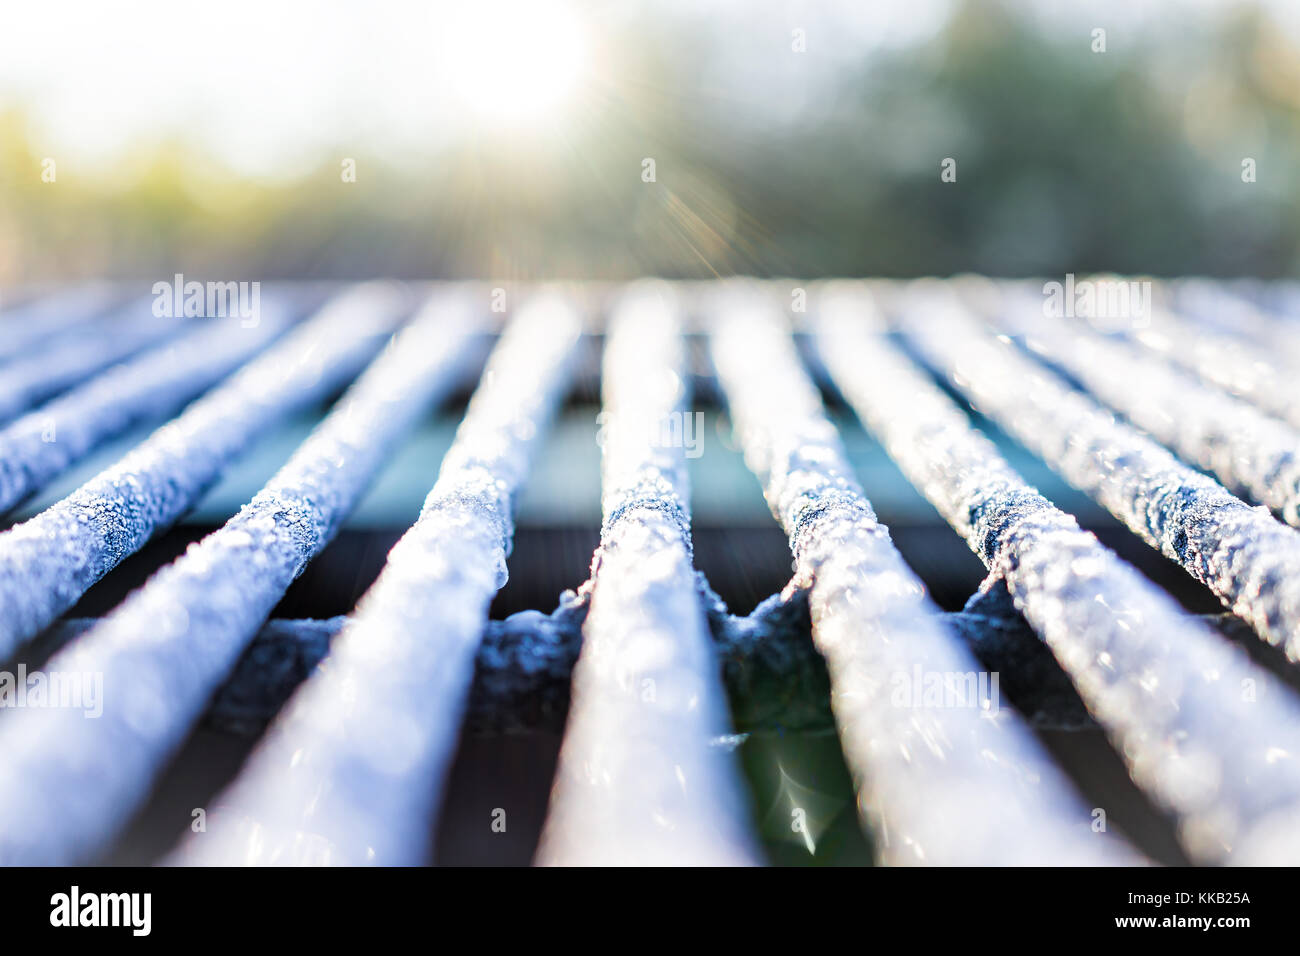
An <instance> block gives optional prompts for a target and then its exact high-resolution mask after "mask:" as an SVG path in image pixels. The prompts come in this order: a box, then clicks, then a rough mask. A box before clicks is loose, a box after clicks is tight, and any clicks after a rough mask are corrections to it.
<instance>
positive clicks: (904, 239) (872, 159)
mask: <svg viewBox="0 0 1300 956" xmlns="http://www.w3.org/2000/svg"><path fill="white" fill-rule="evenodd" d="M719 42H725V37H724V38H719V37H717V36H712V35H696V34H694V33H691V32H690V31H687V32H686V34H685V35H683V34H682V31H680V30H676V29H675V27H674V25H673V24H672V23H669V22H663V23H656V24H650V23H641V24H636V26H635V28H632V27H628V28H627V32H626V34H625V35H623V36H622V37H619V38H616V53H617V55H616V56H613V57H610V63H607V64H606V69H604V70H602V71H601V73H600V74H599V75H600V76H601V81H600V83H598V84H591V86H590V88H588V89H587V90H585V92H584V100H583V103H582V108H581V109H580V110H579V111H577V117H576V120H575V121H574V122H573V123H571V124H569V125H567V126H566V127H565V128H564V129H557V130H554V131H552V132H551V134H550V135H547V136H543V137H538V138H532V139H529V140H527V141H524V142H521V141H516V140H513V139H512V137H511V135H510V131H509V130H505V131H496V132H495V133H494V134H491V135H489V134H485V133H483V134H477V135H474V136H470V137H466V138H465V139H464V140H462V141H460V142H458V143H457V145H456V146H454V147H452V148H448V149H446V150H443V151H441V152H439V153H437V154H435V155H430V156H428V157H420V158H418V160H414V161H413V159H412V157H411V156H400V157H394V156H387V155H383V154H375V155H358V154H357V153H356V151H355V148H345V147H343V146H342V145H341V146H340V152H339V154H338V155H355V156H356V158H357V163H358V169H359V170H360V175H359V176H358V181H357V182H356V183H351V184H343V183H341V181H340V175H339V159H338V156H330V157H328V158H322V161H321V164H320V166H319V168H318V169H317V170H316V171H315V172H313V173H311V174H310V175H306V176H303V177H300V178H298V179H295V180H293V181H286V182H269V181H262V180H248V179H242V178H240V177H237V176H235V175H234V174H232V173H230V172H229V171H227V170H223V169H220V168H216V167H214V166H213V164H212V163H211V162H210V161H209V160H207V159H206V158H205V157H203V156H200V155H196V154H195V153H194V152H193V149H192V147H187V146H183V145H181V144H180V143H179V142H170V143H163V144H158V143H154V144H149V145H145V146H142V147H141V149H140V151H139V153H138V154H137V155H134V156H132V157H130V160H129V161H126V162H123V163H122V165H121V167H120V168H115V169H113V170H95V171H93V172H92V171H83V170H77V169H75V168H69V167H68V166H66V165H65V166H61V167H60V170H59V181H58V185H57V187H52V186H51V185H49V184H44V183H42V182H41V181H40V176H39V172H40V161H41V160H40V156H39V155H38V154H37V153H36V152H35V151H34V148H33V147H32V145H31V137H30V135H29V133H28V127H27V126H26V124H25V122H24V118H23V117H22V116H21V115H19V114H17V113H12V112H11V113H9V114H6V115H0V280H7V281H13V280H21V279H31V278H41V277H46V276H72V275H89V274H102V275H129V276H140V275H168V274H170V273H171V272H173V271H186V272H190V273H201V272H202V273H209V274H214V275H222V276H240V277H243V276H249V277H259V276H265V277H275V276H334V277H353V276H368V275H376V274H389V275H399V276H413V277H414V276H455V275H480V276H492V277H501V278H533V277H547V276H594V277H611V278H618V277H624V276H628V275H634V274H641V273H658V274H663V275H668V276H679V277H698V276H702V277H708V276H711V275H714V274H726V273H731V272H745V273H753V274H758V275H800V276H816V275H868V274H870V275H890V276H910V275H918V274H949V273H953V272H958V271H965V270H971V271H980V272H985V273H989V274H995V275H1027V274H1060V273H1064V272H1086V271H1092V270H1114V271H1118V272H1125V273H1152V274H1158V275H1167V274H1180V273H1183V274H1186V273H1203V274H1211V275H1237V274H1242V275H1261V276H1276V275H1284V274H1291V275H1295V274H1297V269H1298V267H1300V50H1297V49H1296V48H1295V46H1294V45H1292V41H1291V40H1289V39H1288V38H1287V37H1286V36H1285V35H1284V34H1283V33H1282V32H1281V31H1279V30H1277V29H1276V28H1275V27H1274V25H1273V24H1272V23H1271V22H1270V20H1269V18H1268V15H1267V14H1266V13H1264V12H1261V11H1259V10H1257V9H1254V8H1251V7H1245V8H1236V9H1235V11H1234V12H1233V13H1231V14H1230V15H1225V16H1221V17H1218V18H1217V19H1211V20H1206V21H1204V22H1197V23H1187V22H1181V21H1180V22H1174V21H1170V22H1169V23H1167V24H1166V25H1165V26H1163V27H1160V28H1150V29H1144V30H1143V31H1142V32H1141V35H1139V36H1133V35H1126V36H1117V35H1111V36H1110V37H1108V49H1107V51H1106V52H1105V53H1104V54H1099V53H1095V52H1093V50H1092V49H1091V41H1090V38H1089V37H1088V36H1087V35H1071V36H1062V35H1056V34H1049V32H1048V31H1046V30H1045V28H1044V27H1042V26H1041V24H1039V23H1038V22H1037V21H1034V22H1031V21H1028V20H1026V19H1024V18H1023V17H1021V16H1019V15H1017V14H1015V13H1013V12H1012V11H1011V10H1010V9H1009V8H1008V7H1006V6H1004V5H1003V4H1001V3H998V2H991V0H971V2H967V3H964V4H963V5H961V6H959V7H958V8H957V10H956V12H955V13H954V15H953V16H952V18H951V19H950V21H949V22H948V23H947V25H946V26H945V27H944V28H943V29H942V31H940V33H939V34H938V35H936V36H934V37H932V38H931V39H928V40H926V41H925V42H923V43H920V44H917V45H913V46H910V47H908V48H903V49H899V48H895V49H891V50H888V51H886V52H883V53H877V54H876V55H873V56H872V57H871V58H870V59H869V60H864V62H863V63H862V64H860V65H858V66H850V67H846V68H845V69H844V70H842V71H841V73H840V75H839V76H838V79H837V82H836V84H835V86H834V87H833V88H831V89H829V90H817V91H815V92H814V93H812V94H809V95H808V97H807V98H806V100H805V101H803V102H802V103H801V105H800V106H799V108H798V109H796V110H793V111H786V112H784V113H782V114H781V115H780V116H779V117H777V116H776V115H775V113H773V114H771V115H769V114H768V113H766V112H765V111H764V109H763V108H762V104H759V105H758V107H757V108H755V105H754V104H753V103H750V104H738V103H737V102H735V101H734V100H733V99H732V98H731V97H730V96H729V95H728V94H726V93H725V92H720V91H718V90H716V89H713V88H711V87H710V85H709V83H708V81H707V79H706V78H705V77H704V75H703V74H702V73H701V70H700V68H699V66H700V64H701V63H706V62H708V61H709V58H710V57H711V56H713V55H714V54H715V53H716V47H715V45H716V44H717V43H719ZM611 65H613V66H616V69H615V68H610V67H611ZM742 105H744V106H745V107H746V108H744V109H741V108H740V107H741V106H742ZM645 157H654V158H655V160H656V182H654V183H645V182H643V181H642V178H641V170H642V160H643V158H645ZM948 157H951V158H953V159H955V160H956V162H957V179H956V182H951V183H945V182H942V181H941V179H940V164H941V162H942V161H943V159H945V158H948ZM1246 157H1250V158H1252V159H1254V160H1255V161H1256V163H1257V170H1258V172H1257V182H1253V183H1245V182H1243V181H1242V175H1241V172H1242V169H1241V163H1242V160H1243V159H1244V158H1246Z"/></svg>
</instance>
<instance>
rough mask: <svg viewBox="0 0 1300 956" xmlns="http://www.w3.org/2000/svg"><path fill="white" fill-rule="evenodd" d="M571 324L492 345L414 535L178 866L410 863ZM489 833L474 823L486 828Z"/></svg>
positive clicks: (538, 304) (545, 308) (429, 816)
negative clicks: (492, 347)
mask: <svg viewBox="0 0 1300 956" xmlns="http://www.w3.org/2000/svg"><path fill="white" fill-rule="evenodd" d="M579 329H580V323H579V319H578V314H577V313H576V311H575V310H574V309H573V308H572V307H571V306H570V305H569V304H568V303H567V302H565V301H564V300H561V299H558V298H553V297H549V296H546V297H543V298H540V299H538V300H534V301H532V302H531V303H529V304H526V305H525V306H524V308H523V309H522V311H521V312H520V313H519V314H518V315H517V316H516V317H515V318H514V320H513V321H512V322H511V324H510V326H509V327H508V329H507V331H506V332H505V333H504V335H503V336H502V338H501V340H500V341H499V342H498V344H497V347H496V349H495V351H494V353H493V355H492V357H491V359H490V360H489V364H488V367H487V370H486V371H485V373H484V375H483V379H482V384H481V385H480V386H479V388H478V390H477V391H476V392H475V394H474V397H473V399H472V400H471V402H470V406H469V409H468V411H467V413H466V416H465V420H464V421H463V422H462V423H461V426H460V429H459V431H458V432H457V434H456V440H455V442H454V443H453V445H452V447H451V449H450V450H449V451H448V452H447V456H446V458H445V459H444V461H443V463H442V468H441V470H440V472H439V475H438V480H437V483H436V484H435V485H434V487H433V490H432V491H431V492H430V494H429V497H428V498H427V499H426V501H425V503H424V508H423V510H422V511H421V513H420V518H419V520H418V521H417V522H416V524H415V525H414V526H413V527H412V528H411V529H410V530H409V531H408V532H407V533H406V534H405V535H404V536H403V537H402V539H401V540H400V541H399V542H398V543H397V545H396V546H394V548H393V550H392V551H391V552H390V553H389V556H388V562H387V563H386V564H385V566H384V569H383V571H382V572H381V573H380V576H379V578H378V580H377V581H376V582H375V584H374V585H373V586H372V587H371V589H370V590H369V591H368V592H366V595H365V596H364V597H363V598H362V599H361V601H360V602H359V604H358V605H357V610H356V612H355V616H354V618H353V619H352V620H351V621H350V622H349V623H348V624H347V625H346V626H345V628H344V631H343V632H342V633H341V634H340V635H339V637H338V638H337V639H336V641H335V642H334V646H333V648H332V650H331V653H330V658H329V663H328V666H327V667H326V669H325V670H324V671H323V672H322V673H320V674H318V675H316V676H315V677H314V678H313V679H312V680H310V681H308V682H307V684H306V685H304V686H303V687H302V689H301V690H300V691H299V693H298V694H297V695H296V696H295V697H294V699H293V700H292V701H291V702H290V704H289V706H288V709H287V710H286V712H285V714H284V716H283V718H282V719H281V720H280V721H279V722H278V723H277V725H275V726H274V727H272V729H271V731H270V733H269V735H268V736H267V738H266V740H265V741H264V742H263V744H262V746H261V747H260V748H259V750H258V751H257V752H256V753H255V754H254V755H253V757H252V758H250V760H249V762H248V763H247V765H246V766H245V769H244V772H243V773H242V775H241V776H240V778H239V779H238V780H237V781H236V782H235V784H234V785H233V786H232V787H231V789H230V790H229V791H227V792H226V794H225V795H223V796H222V797H221V798H220V799H219V801H218V811H217V813H216V814H215V815H213V816H210V817H209V820H208V831H207V833H204V834H196V835H194V836H193V837H192V838H191V839H189V840H188V841H187V843H186V844H185V845H184V846H183V847H182V849H181V850H180V851H179V852H178V854H177V860H178V861H180V862H185V863H191V862H196V863H210V864H268V865H290V864H299V865H324V864H338V865H349V864H380V865H401V864H417V863H422V862H424V861H425V859H426V856H427V854H428V851H429V848H430V846H431V843H432V840H431V837H430V831H431V829H432V825H433V820H434V816H435V811H436V808H437V805H438V802H439V800H440V798H441V794H442V790H443V787H444V785H445V780H446V774H447V769H448V765H449V763H450V761H451V757H452V755H453V753H454V752H455V747H456V742H457V739H458V735H459V732H460V726H461V716H462V714H463V711H464V707H465V702H466V699H467V698H468V695H469V691H470V686H471V684H472V682H473V675H474V658H475V654H476V650H477V648H478V646H479V640H480V637H481V635H482V633H483V627H484V624H485V622H486V620H487V609H488V604H489V603H490V602H491V600H492V596H493V595H494V594H495V593H496V591H497V590H498V589H499V588H501V586H502V585H504V584H505V581H506V556H507V554H508V553H509V549H510V541H511V538H512V537H513V533H514V527H513V521H512V517H511V513H512V502H513V499H514V497H515V494H516V492H517V491H518V490H519V488H520V486H521V484H522V482H523V480H524V478H525V476H526V475H527V472H528V466H529V462H530V459H531V457H532V454H533V453H534V451H535V449H536V447H537V446H538V444H539V443H540V439H541V436H542V435H543V434H544V433H545V431H546V428H547V426H548V425H549V422H550V419H551V417H552V415H553V414H554V411H555V408H556V406H557V405H558V403H559V401H560V398H561V396H562V394H563V391H564V387H565V384H566V382H567V378H568V370H569V364H570V358H571V355H572V353H573V347H574V344H575V342H576V340H577V336H578V332H579ZM490 825H491V821H490V820H484V827H485V829H486V828H487V827H489V826H490Z"/></svg>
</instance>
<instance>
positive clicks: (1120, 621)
mask: <svg viewBox="0 0 1300 956" xmlns="http://www.w3.org/2000/svg"><path fill="white" fill-rule="evenodd" d="M875 315H876V313H875V310H874V306H873V305H872V303H871V300H870V299H869V298H867V297H865V296H863V295H862V294H860V293H857V294H855V293H854V292H852V291H839V292H836V293H831V294H829V295H827V296H824V297H823V299H822V302H821V309H820V334H819V335H818V346H819V351H820V354H821V357H822V359H823V361H824V362H825V363H826V365H827V367H828V368H829V369H830V371H831V373H832V376H833V378H834V380H835V382H836V384H837V385H838V387H839V388H840V390H841V391H842V392H843V394H844V396H845V398H847V399H848V401H849V402H850V404H851V405H852V406H853V408H854V409H855V411H857V413H858V414H859V415H860V416H861V417H862V419H863V421H864V423H865V424H866V425H867V426H868V427H869V428H870V429H871V430H872V431H873V432H874V433H875V434H876V435H877V436H878V437H879V438H880V439H881V440H882V442H883V444H884V445H885V447H886V449H887V450H888V452H889V454H890V456H891V457H892V458H894V460H895V461H897V462H898V464H899V467H900V468H902V470H903V472H904V474H906V475H907V477H908V478H909V479H910V480H911V481H912V483H913V484H914V485H915V486H916V487H917V488H918V489H920V490H921V491H922V492H923V493H924V494H925V496H926V497H927V498H928V499H929V500H930V501H931V503H933V504H934V506H935V507H936V508H938V510H939V512H940V513H941V514H942V515H943V516H944V518H945V519H946V520H947V521H948V522H949V524H951V525H952V526H953V528H954V529H955V530H956V531H957V532H958V533H959V534H961V535H962V537H964V538H965V539H966V542H967V543H968V544H969V545H970V547H971V550H973V551H974V552H975V553H976V554H977V555H978V556H979V557H980V559H981V560H983V561H984V563H985V565H986V566H987V567H988V568H989V570H990V572H991V574H990V576H989V579H988V581H987V582H986V583H985V588H986V589H987V588H988V587H991V586H993V585H994V584H995V583H996V582H998V581H1002V582H1005V584H1006V585H1007V587H1008V589H1009V590H1010V592H1011V595H1012V597H1013V599H1014V600H1015V604H1016V607H1017V609H1018V610H1020V612H1021V613H1022V614H1023V615H1024V616H1025V618H1026V619H1027V620H1028V621H1029V622H1030V623H1031V624H1032V625H1033V626H1034V628H1035V629H1036V630H1037V631H1038V632H1039V633H1040V634H1041V635H1042V637H1043V640H1044V641H1046V642H1047V644H1048V646H1050V647H1051V649H1052V651H1053V653H1054V654H1055V656H1056V659H1057V660H1058V661H1059V662H1060V663H1061V665H1062V667H1064V668H1065V669H1066V670H1067V671H1068V672H1069V673H1070V675H1071V677H1072V679H1073V681H1074V684H1075V686H1076V687H1077V688H1078V690H1079V692H1080V694H1081V695H1082V696H1083V698H1084V701H1085V703H1087V704H1088V706H1089V709H1090V710H1091V712H1092V713H1093V714H1094V716H1095V717H1096V718H1097V719H1098V720H1099V721H1100V722H1101V723H1102V724H1103V725H1104V727H1105V728H1106V730H1107V732H1108V735H1109V736H1110V738H1111V740H1112V742H1113V743H1114V744H1115V748H1116V750H1117V751H1118V752H1119V753H1120V755H1121V756H1122V757H1123V759H1124V762H1125V764H1126V765H1127V767H1128V768H1129V771H1130V773H1131V774H1132V775H1133V777H1134V780H1135V781H1136V782H1137V783H1138V784H1139V786H1141V787H1142V788H1143V789H1145V790H1146V791H1147V792H1148V793H1150V794H1151V795H1152V796H1153V797H1154V798H1155V799H1156V801H1157V802H1158V803H1159V804H1161V805H1162V806H1164V807H1165V808H1167V809H1168V810H1170V811H1171V812H1172V813H1173V814H1174V816H1175V818H1176V819H1177V820H1178V824H1179V827H1178V832H1179V836H1180V839H1181V840H1182V843H1183V845H1184V848H1185V849H1186V850H1187V852H1188V854H1189V855H1190V856H1191V857H1192V858H1193V859H1195V860H1199V861H1200V862H1204V863H1223V862H1232V863H1237V864H1254V865H1260V864H1270V863H1278V862H1281V861H1280V860H1279V859H1278V858H1277V856H1276V848H1277V846H1278V845H1279V842H1278V841H1279V840H1281V841H1283V842H1285V841H1287V840H1288V838H1289V839H1290V840H1295V839H1297V838H1300V832H1297V833H1287V832H1286V830H1285V827H1286V826H1290V825H1293V824H1291V823H1283V824H1280V823H1279V817H1281V818H1286V817H1287V816H1288V813H1287V811H1300V702H1297V700H1296V699H1295V698H1294V697H1293V696H1292V694H1291V692H1290V690H1289V689H1288V688H1287V687H1285V686H1284V685H1283V684H1282V683H1281V682H1280V681H1278V680H1277V679H1275V678H1273V677H1272V676H1271V675H1269V674H1268V673H1266V672H1265V671H1263V670H1261V669H1260V668H1258V667H1255V666H1253V665H1252V664H1251V663H1250V662H1249V659H1248V658H1247V657H1246V655H1245V654H1244V653H1243V652H1242V651H1241V649H1240V648H1235V647H1233V645H1231V644H1229V643H1228V642H1227V641H1225V640H1223V638H1222V637H1220V636H1219V635H1218V634H1215V633H1214V632H1212V631H1211V630H1210V629H1209V628H1207V627H1205V626H1203V625H1202V624H1200V623H1199V622H1197V621H1196V620H1195V619H1194V618H1191V617H1190V616H1188V615H1187V614H1185V613H1183V612H1182V611H1181V610H1180V609H1179V608H1178V606H1177V605H1176V604H1175V603H1174V601H1173V600H1172V599H1171V598H1169V597H1168V596H1167V595H1165V594H1164V593H1163V592H1161V591H1160V590H1158V589H1157V588H1156V587H1155V585H1153V584H1151V583H1150V582H1148V581H1147V580H1146V579H1145V578H1144V577H1143V576H1142V575H1141V574H1139V573H1138V572H1137V571H1136V570H1135V569H1134V568H1132V567H1131V566H1129V565H1127V564H1125V563H1124V562H1123V561H1121V560H1120V559H1119V558H1118V557H1116V556H1115V555H1114V554H1113V553H1112V552H1110V551H1109V550H1107V549H1106V548H1104V547H1102V545H1101V544H1100V543H1099V542H1098V541H1097V539H1096V538H1095V537H1094V536H1093V535H1091V534H1086V533H1084V532H1083V531H1081V530H1080V528H1079V526H1078V524H1077V522H1076V521H1075V520H1074V518H1072V517H1071V516H1070V515H1067V514H1065V513H1064V512H1062V511H1060V510H1058V509H1057V508H1056V507H1055V506H1054V505H1052V503H1051V502H1050V501H1048V500H1047V499H1045V498H1043V497H1042V496H1041V495H1039V494H1038V493H1037V492H1036V491H1035V490H1034V489H1033V488H1031V487H1030V486H1029V485H1028V484H1027V483H1026V482H1025V481H1024V480H1023V479H1021V478H1020V476H1019V475H1017V474H1016V472H1015V471H1014V470H1013V469H1012V468H1011V466H1010V465H1009V464H1007V462H1006V461H1005V460H1004V459H1003V458H1002V457H1001V455H999V454H998V451H997V448H996V447H995V446H994V445H993V443H992V442H990V441H989V440H988V439H986V438H985V437H984V436H983V435H981V434H980V433H979V432H977V431H976V430H975V429H974V428H972V427H971V425H970V423H969V421H968V419H967V417H966V415H965V413H964V412H962V411H961V410H960V409H959V408H958V407H957V406H956V404H955V403H954V402H953V401H952V400H951V399H949V398H948V397H947V396H946V395H944V394H943V392H941V391H940V390H939V389H938V388H937V387H936V386H935V385H934V384H932V382H931V381H930V380H929V378H928V377H927V376H925V375H923V374H922V373H921V372H920V371H919V370H918V369H917V368H916V366H915V365H913V364H912V363H911V361H909V360H908V359H907V358H906V357H905V356H903V355H902V354H901V353H900V352H899V351H898V350H897V349H896V348H895V347H894V346H893V345H891V344H889V343H888V342H887V341H885V340H884V339H883V338H882V337H881V336H879V335H877V334H872V333H871V332H869V331H868V330H867V328H866V325H867V324H871V325H874V326H877V327H879V325H881V323H879V322H872V321H871V320H872V318H873V316H875ZM1085 354H1086V353H1084V352H1074V353H1072V360H1073V357H1074V356H1084V355H1085ZM1091 357H1093V358H1100V356H1091ZM1111 371H1113V372H1117V373H1119V374H1124V371H1125V369H1124V367H1123V366H1122V365H1113V366H1111ZM1130 371H1131V370H1130ZM1298 819H1300V818H1298Z"/></svg>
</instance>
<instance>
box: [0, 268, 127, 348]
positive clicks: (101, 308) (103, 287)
mask: <svg viewBox="0 0 1300 956" xmlns="http://www.w3.org/2000/svg"><path fill="white" fill-rule="evenodd" d="M124 295H125V289H124V288H123V287H122V286H121V285H119V284H114V283H111V282H83V283H79V284H77V285H74V286H72V287H70V288H66V289H59V290H57V291H46V292H43V293H41V294H39V295H37V296H36V297H35V298H34V299H31V300H25V301H22V302H19V303H16V304H15V305H13V306H12V307H10V308H7V309H5V310H4V311H3V312H0V362H4V361H7V360H9V359H12V358H13V357H15V356H21V355H22V354H23V353H25V352H27V351H29V350H30V349H32V348H33V346H37V347H39V346H40V345H41V344H46V345H48V344H49V342H50V341H61V340H65V339H67V338H70V337H72V336H75V335H80V334H81V333H82V332H83V331H84V330H83V329H82V328H79V326H88V325H89V324H90V323H91V322H92V320H95V319H98V318H99V317H100V316H101V315H103V314H104V313H105V312H106V311H107V310H108V309H110V308H111V307H112V306H113V305H114V304H116V303H118V302H120V301H121V300H122V298H123V297H124ZM42 340H44V343H42Z"/></svg>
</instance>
